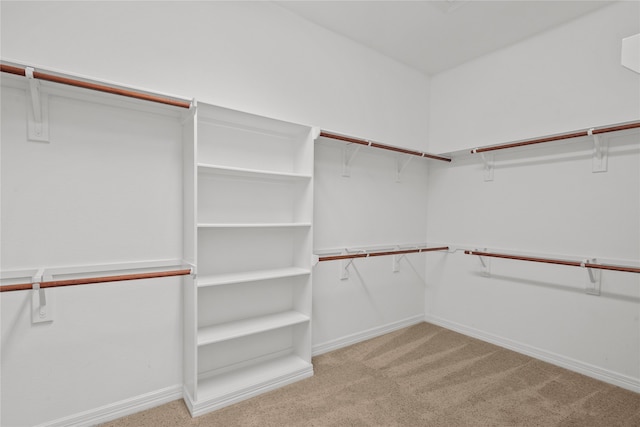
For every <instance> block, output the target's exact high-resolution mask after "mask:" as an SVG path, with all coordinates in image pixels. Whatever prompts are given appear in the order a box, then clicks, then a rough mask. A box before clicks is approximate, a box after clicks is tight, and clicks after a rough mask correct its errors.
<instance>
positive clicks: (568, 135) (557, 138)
mask: <svg viewBox="0 0 640 427" xmlns="http://www.w3.org/2000/svg"><path fill="white" fill-rule="evenodd" d="M635 128H640V121H637V122H629V123H619V124H616V125H610V126H606V127H601V128H590V129H586V130H581V131H574V132H568V133H563V134H560V135H553V136H543V137H540V138H536V139H530V140H527V141H520V142H512V143H509V144H502V145H494V146H491V147H481V148H474V149H473V150H471V153H473V154H475V153H484V152H487V151H495V150H504V149H506V148H515V147H523V146H526V145H533V144H542V143H544V142H552V141H560V140H563V139H570V138H579V137H582V136H589V135H598V134H601V133H607V132H617V131H621V130H627V129H635Z"/></svg>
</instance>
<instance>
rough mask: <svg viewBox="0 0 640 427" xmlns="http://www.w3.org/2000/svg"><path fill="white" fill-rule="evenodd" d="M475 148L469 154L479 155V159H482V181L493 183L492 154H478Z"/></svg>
mask: <svg viewBox="0 0 640 427" xmlns="http://www.w3.org/2000/svg"><path fill="white" fill-rule="evenodd" d="M477 150H478V149H477V148H476V149H474V150H472V151H471V152H472V153H474V154H476V153H477V154H480V158H481V159H482V163H483V164H484V168H483V171H484V180H485V181H493V153H478V152H477Z"/></svg>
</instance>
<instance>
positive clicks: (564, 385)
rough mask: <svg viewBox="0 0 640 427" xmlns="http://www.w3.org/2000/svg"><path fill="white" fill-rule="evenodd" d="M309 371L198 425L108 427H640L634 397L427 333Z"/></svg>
mask: <svg viewBox="0 0 640 427" xmlns="http://www.w3.org/2000/svg"><path fill="white" fill-rule="evenodd" d="M313 364H314V368H315V375H314V376H313V377H312V378H309V379H307V380H303V381H299V382H297V383H294V384H292V385H289V386H286V387H284V388H281V389H279V390H275V391H272V392H269V393H267V394H263V395H261V396H258V397H256V398H253V399H250V400H247V401H244V402H241V403H238V404H236V405H233V406H229V407H226V408H223V409H220V410H218V411H215V412H213V413H209V414H206V415H203V416H201V417H198V418H194V419H192V418H191V417H190V416H189V413H188V411H187V409H186V407H185V405H184V403H183V402H182V401H181V400H177V401H175V402H171V403H168V404H166V405H163V406H160V407H157V408H154V409H151V410H148V411H144V412H140V413H138V414H134V415H131V416H128V417H125V418H121V419H119V420H116V421H114V422H111V423H108V424H105V426H109V427H124V426H135V427H143V426H154V427H160V426H225V427H226V426H260V427H264V426H340V427H342V426H580V427H585V426H598V427H612V426H635V427H638V426H640V394H637V393H633V392H630V391H627V390H624V389H621V388H618V387H615V386H611V385H608V384H605V383H602V382H600V381H597V380H594V379H591V378H588V377H585V376H583V375H580V374H576V373H573V372H570V371H567V370H564V369H562V368H558V367H555V366H553V365H550V364H548V363H544V362H541V361H539V360H536V359H532V358H530V357H527V356H523V355H521V354H518V353H515V352H513V351H509V350H505V349H503V348H500V347H497V346H494V345H492V344H488V343H485V342H482V341H478V340H476V339H473V338H469V337H466V336H464V335H461V334H458V333H456V332H452V331H449V330H447V329H443V328H440V327H438V326H434V325H431V324H428V323H422V324H419V325H415V326H411V327H409V328H405V329H402V330H399V331H396V332H392V333H390V334H387V335H384V336H382V337H378V338H374V339H372V340H369V341H365V342H362V343H359V344H356V345H353V346H351V347H347V348H344V349H340V350H337V351H334V352H331V353H327V354H323V355H321V356H318V357H315V358H314V359H313Z"/></svg>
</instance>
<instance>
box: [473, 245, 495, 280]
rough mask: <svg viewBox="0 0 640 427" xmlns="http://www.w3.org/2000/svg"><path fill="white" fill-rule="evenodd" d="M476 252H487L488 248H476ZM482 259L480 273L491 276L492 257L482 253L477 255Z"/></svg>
mask: <svg viewBox="0 0 640 427" xmlns="http://www.w3.org/2000/svg"><path fill="white" fill-rule="evenodd" d="M474 251H475V252H486V251H487V249H486V248H485V249H482V250H480V249H474ZM477 257H478V259H479V260H480V264H482V271H481V272H480V274H481V275H482V276H484V277H491V259H490V258H488V257H483V256H482V255H477Z"/></svg>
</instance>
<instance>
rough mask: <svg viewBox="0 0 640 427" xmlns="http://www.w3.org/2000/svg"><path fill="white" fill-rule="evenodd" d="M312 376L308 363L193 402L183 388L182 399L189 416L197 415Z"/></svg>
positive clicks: (311, 369)
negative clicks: (287, 372)
mask: <svg viewBox="0 0 640 427" xmlns="http://www.w3.org/2000/svg"><path fill="white" fill-rule="evenodd" d="M312 376H313V366H311V365H309V366H308V367H306V368H304V369H301V370H298V371H294V372H291V373H289V374H285V375H282V376H280V377H277V378H273V379H269V380H267V381H264V382H262V383H258V384H253V385H251V386H249V387H246V388H243V389H241V390H236V391H232V392H230V393H228V394H226V395H222V396H217V397H214V398H211V399H209V400H206V399H203V400H201V401H198V402H195V401H194V400H193V398H192V397H191V395H190V394H189V393H188V392H187V390H186V389H185V391H184V401H185V403H186V405H187V408H188V409H189V412H190V413H191V416H192V417H198V416H200V415H204V414H206V413H209V412H212V411H215V410H217V409H221V408H224V407H225V406H229V405H233V404H234V403H238V402H241V401H243V400H247V399H249V398H251V397H255V396H258V395H260V394H262V393H266V392H268V391H271V390H275V389H277V388H280V387H284V386H285V385H288V384H292V383H294V382H296V381H300V380H303V379H305V378H309V377H312Z"/></svg>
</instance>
